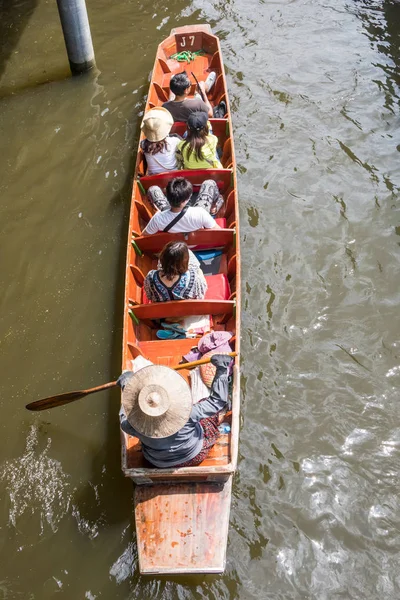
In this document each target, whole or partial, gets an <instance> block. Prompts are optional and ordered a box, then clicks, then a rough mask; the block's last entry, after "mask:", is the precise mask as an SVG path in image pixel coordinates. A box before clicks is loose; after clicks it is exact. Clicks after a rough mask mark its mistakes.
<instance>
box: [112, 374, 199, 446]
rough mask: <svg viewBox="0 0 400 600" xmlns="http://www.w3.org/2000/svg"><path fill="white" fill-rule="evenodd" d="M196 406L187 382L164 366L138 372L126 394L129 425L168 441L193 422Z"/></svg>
mask: <svg viewBox="0 0 400 600" xmlns="http://www.w3.org/2000/svg"><path fill="white" fill-rule="evenodd" d="M192 403H193V401H192V394H191V391H190V387H189V385H188V384H187V383H186V380H185V379H184V378H183V377H182V375H180V374H179V373H177V372H176V371H174V370H173V369H169V368H168V367H164V366H162V365H150V366H148V367H144V368H143V369H140V370H139V371H137V372H136V373H135V375H134V376H133V377H132V378H131V379H130V380H129V381H128V383H127V384H126V386H125V388H124V391H123V392H122V406H123V408H124V411H125V414H126V418H127V419H128V421H129V423H130V424H131V425H132V427H134V428H135V429H136V430H137V431H138V432H139V433H142V434H143V435H145V436H147V437H151V438H165V437H168V436H170V435H173V434H174V433H176V432H177V431H179V429H181V428H182V427H183V426H184V425H185V424H186V423H187V421H188V419H189V415H190V411H191V410H192Z"/></svg>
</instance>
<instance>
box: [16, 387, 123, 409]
mask: <svg viewBox="0 0 400 600" xmlns="http://www.w3.org/2000/svg"><path fill="white" fill-rule="evenodd" d="M115 385H117V382H116V381H110V382H109V383H103V385H98V386H97V387H94V388H90V389H89V390H79V391H77V392H65V394H58V395H57V396H49V397H48V398H42V400H36V402H30V403H29V404H27V405H26V406H25V408H27V409H28V410H48V409H49V408H56V407H57V406H62V405H63V404H69V403H70V402H75V400H79V399H80V398H83V397H84V396H88V395H89V394H95V393H96V392H101V391H103V390H107V389H109V388H112V387H114V386H115Z"/></svg>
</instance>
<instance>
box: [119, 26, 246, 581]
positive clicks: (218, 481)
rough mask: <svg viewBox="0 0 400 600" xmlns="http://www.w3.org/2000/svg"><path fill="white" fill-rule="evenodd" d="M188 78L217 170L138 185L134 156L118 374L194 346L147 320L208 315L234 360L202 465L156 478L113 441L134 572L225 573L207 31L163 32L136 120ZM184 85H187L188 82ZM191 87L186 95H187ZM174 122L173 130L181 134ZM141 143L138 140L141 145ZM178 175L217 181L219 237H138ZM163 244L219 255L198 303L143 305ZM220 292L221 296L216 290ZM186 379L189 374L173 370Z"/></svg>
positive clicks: (166, 360)
mask: <svg viewBox="0 0 400 600" xmlns="http://www.w3.org/2000/svg"><path fill="white" fill-rule="evenodd" d="M187 49H188V50H191V51H192V52H195V51H198V50H202V51H203V52H202V53H201V54H200V55H197V56H196V58H195V60H194V61H193V62H191V63H190V65H187V64H186V63H182V62H177V61H176V60H174V59H173V58H171V56H172V55H174V54H175V53H177V52H181V51H182V50H187ZM182 70H187V72H188V74H189V77H190V72H191V71H192V72H193V73H194V74H195V75H196V77H197V79H198V80H199V81H201V80H205V79H206V77H207V74H208V73H209V72H210V71H216V73H217V79H216V82H215V84H214V86H213V88H212V90H210V93H209V100H210V102H211V104H212V105H213V106H215V105H217V104H219V103H220V102H221V100H224V101H225V102H226V106H227V113H226V115H225V118H219V119H211V123H212V128H213V132H214V134H215V135H217V136H218V138H219V143H220V146H221V148H222V150H223V154H222V159H221V162H222V164H223V167H224V168H223V169H219V170H217V169H207V170H192V171H177V172H172V173H171V172H168V173H161V174H159V175H154V176H147V175H146V164H145V159H144V156H143V154H142V152H141V150H140V146H139V151H138V155H137V160H136V167H135V174H134V182H133V192H132V203H131V212H130V221H129V239H128V249H127V260H126V283H125V305H124V331H123V351H122V368H123V369H131V368H132V362H131V361H132V360H133V359H135V358H136V357H137V356H139V355H142V356H144V357H145V358H147V359H149V360H151V361H152V362H153V363H155V364H162V365H166V366H174V365H177V364H178V363H179V362H180V361H181V360H182V356H183V355H184V354H186V353H187V352H188V351H189V349H190V348H191V347H192V346H193V345H195V344H196V340H193V339H190V338H186V339H179V340H169V341H161V340H159V339H157V337H156V330H157V328H158V326H157V325H155V320H156V319H162V318H171V317H177V316H188V315H212V321H213V328H214V330H223V331H230V332H232V333H233V334H234V337H233V338H232V340H231V346H232V350H235V351H236V352H237V353H238V356H237V357H236V359H235V365H234V373H233V391H232V412H231V419H232V420H231V431H230V433H227V434H223V435H221V437H220V439H219V441H218V442H217V443H216V445H215V446H214V447H213V449H212V450H211V452H210V454H209V456H208V457H207V459H206V460H205V461H204V462H203V463H201V464H200V465H199V466H197V467H189V468H176V469H156V468H154V467H152V466H151V465H150V464H149V463H147V462H146V460H145V459H144V457H143V454H142V452H141V448H140V442H139V440H138V439H136V438H133V437H130V436H127V435H126V434H124V433H122V470H123V472H124V474H125V475H126V476H127V477H130V478H131V479H132V480H133V481H134V483H135V484H137V485H136V486H135V520H136V533H137V546H138V557H139V568H140V572H141V573H144V574H145V573H152V574H154V573H221V572H223V570H224V568H225V557H226V545H227V536H228V526H229V510H230V502H231V487H232V476H233V473H234V471H235V469H236V463H237V454H238V437H239V410H240V404H239V403H240V394H239V384H240V382H239V350H240V320H239V319H240V252H239V227H238V217H239V211H238V198H237V184H236V172H235V166H236V163H235V154H234V146H233V139H232V122H231V113H230V108H229V98H228V94H227V86H226V80H225V73H224V66H223V62H222V57H221V49H220V44H219V40H218V38H217V37H216V36H215V35H213V34H212V32H211V28H210V26H209V25H193V26H185V27H179V28H176V29H173V30H172V31H171V34H170V35H169V37H168V38H167V39H165V40H164V41H163V42H162V43H161V44H160V45H159V47H158V50H157V55H156V59H155V63H154V69H153V71H152V79H151V82H150V89H149V94H148V98H147V104H146V111H147V110H149V109H150V108H152V107H155V106H160V105H161V104H163V102H165V101H166V100H167V99H168V95H169V81H170V78H171V76H172V75H173V74H174V73H178V72H181V71H182ZM191 79H192V78H191ZM194 91H195V89H194V83H193V89H192V92H194ZM184 130H185V125H184V124H183V123H175V125H174V128H173V131H175V132H178V133H183V131H184ZM141 139H142V138H141ZM177 175H179V176H184V177H186V178H187V179H189V180H190V181H191V182H192V184H193V186H194V189H195V190H196V188H197V189H198V188H199V186H200V184H201V183H202V182H203V181H204V180H205V179H210V178H211V179H213V180H215V181H216V182H217V184H218V186H219V189H220V192H221V194H222V195H223V196H224V199H225V205H224V207H223V208H222V209H221V210H220V212H219V213H218V215H217V217H218V218H220V219H221V221H220V222H219V224H220V225H221V226H222V228H221V229H214V230H205V229H203V230H199V231H196V232H192V233H188V234H170V233H158V234H155V235H151V236H140V232H141V231H142V230H143V229H144V227H145V226H146V224H147V222H148V221H149V219H150V218H151V216H152V215H153V213H154V209H153V208H152V206H151V204H150V203H149V201H148V199H147V197H146V191H147V189H148V188H149V187H150V186H151V185H159V186H160V187H161V188H165V186H166V185H167V183H168V181H169V180H170V179H171V178H173V177H174V176H175V177H176V176H177ZM170 240H183V241H185V242H186V243H187V244H188V245H189V246H191V247H202V248H219V249H222V252H223V253H222V259H221V262H220V267H219V273H218V274H215V275H212V276H210V278H209V279H208V283H209V289H208V292H207V296H206V298H205V299H203V300H181V301H171V302H164V303H154V304H149V303H145V302H144V300H143V281H144V277H145V276H146V273H147V272H148V271H149V270H150V269H152V268H155V265H156V262H157V257H156V254H157V253H158V252H160V250H161V249H162V248H163V246H164V245H165V244H166V243H167V242H168V241H170ZM222 288H223V289H222ZM180 373H181V374H183V375H184V376H185V377H186V378H188V376H189V371H188V370H187V369H186V370H184V371H180Z"/></svg>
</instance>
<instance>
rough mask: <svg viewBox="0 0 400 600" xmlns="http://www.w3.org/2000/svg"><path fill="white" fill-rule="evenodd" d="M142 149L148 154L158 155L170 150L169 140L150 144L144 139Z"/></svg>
mask: <svg viewBox="0 0 400 600" xmlns="http://www.w3.org/2000/svg"><path fill="white" fill-rule="evenodd" d="M141 147H142V150H143V152H145V153H146V154H151V155H154V154H158V153H159V152H163V151H164V150H168V142H167V138H164V139H163V140H160V141H159V142H150V140H148V139H147V138H146V139H144V140H143V141H142V143H141Z"/></svg>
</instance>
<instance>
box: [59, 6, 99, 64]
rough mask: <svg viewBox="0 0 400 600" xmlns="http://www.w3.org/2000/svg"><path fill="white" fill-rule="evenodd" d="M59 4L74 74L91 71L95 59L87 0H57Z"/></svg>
mask: <svg viewBox="0 0 400 600" xmlns="http://www.w3.org/2000/svg"><path fill="white" fill-rule="evenodd" d="M57 6H58V12H59V13H60V19H61V26H62V29H63V33H64V39H65V45H66V47H67V53H68V60H69V65H70V67H71V71H72V74H73V75H79V74H80V73H84V72H85V71H89V69H92V68H93V67H94V66H95V59H94V50H93V44H92V36H91V34H90V26H89V19H88V15H87V11H86V4H85V0H57Z"/></svg>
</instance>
